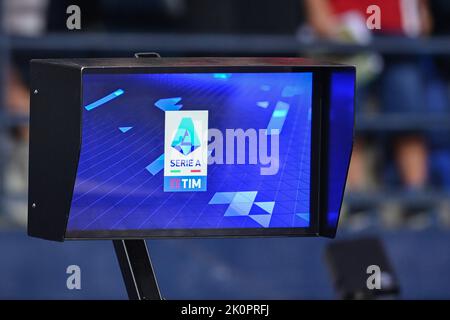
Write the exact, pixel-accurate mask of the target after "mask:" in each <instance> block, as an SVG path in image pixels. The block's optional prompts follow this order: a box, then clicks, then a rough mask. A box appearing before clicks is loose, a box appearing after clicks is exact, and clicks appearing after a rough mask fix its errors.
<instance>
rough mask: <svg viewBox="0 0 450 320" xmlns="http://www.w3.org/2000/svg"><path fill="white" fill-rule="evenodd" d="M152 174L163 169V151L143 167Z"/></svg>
mask: <svg viewBox="0 0 450 320" xmlns="http://www.w3.org/2000/svg"><path fill="white" fill-rule="evenodd" d="M145 169H147V171H148V172H150V173H151V174H152V175H156V174H157V173H158V172H160V171H161V170H162V169H164V153H163V154H162V155H160V156H159V157H158V158H156V159H155V160H154V161H153V162H152V163H150V164H149V165H148V166H146V167H145Z"/></svg>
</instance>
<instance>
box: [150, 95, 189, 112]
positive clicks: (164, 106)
mask: <svg viewBox="0 0 450 320" xmlns="http://www.w3.org/2000/svg"><path fill="white" fill-rule="evenodd" d="M180 101H181V97H174V98H166V99H159V100H158V101H156V102H155V106H156V107H158V108H160V109H161V110H162V111H178V110H180V109H181V108H182V107H183V105H182V104H177V103H178V102H180Z"/></svg>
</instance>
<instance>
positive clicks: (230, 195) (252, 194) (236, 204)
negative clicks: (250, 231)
mask: <svg viewBox="0 0 450 320" xmlns="http://www.w3.org/2000/svg"><path fill="white" fill-rule="evenodd" d="M257 195H258V192H257V191H242V192H216V193H215V194H214V196H213V197H212V198H211V200H210V201H209V204H229V206H228V208H227V209H226V210H225V214H224V217H239V216H241V217H249V218H251V219H253V220H254V221H256V222H257V223H259V224H260V225H261V226H263V227H265V228H268V227H269V224H270V220H271V218H272V212H273V208H274V206H275V202H274V201H264V202H255V198H256V196H257ZM253 204H255V205H257V206H258V207H259V208H261V209H262V210H264V212H265V213H264V214H260V213H255V214H252V213H251V212H250V211H251V209H252V207H253Z"/></svg>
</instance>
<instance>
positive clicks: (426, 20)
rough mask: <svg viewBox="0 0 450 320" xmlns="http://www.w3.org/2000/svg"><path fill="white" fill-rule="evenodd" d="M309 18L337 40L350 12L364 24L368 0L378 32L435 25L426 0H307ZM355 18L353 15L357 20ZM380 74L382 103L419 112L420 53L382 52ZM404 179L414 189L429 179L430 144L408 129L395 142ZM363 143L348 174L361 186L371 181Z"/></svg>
mask: <svg viewBox="0 0 450 320" xmlns="http://www.w3.org/2000/svg"><path fill="white" fill-rule="evenodd" d="M305 3H306V8H307V12H308V16H309V23H310V25H311V26H312V27H313V29H314V31H315V32H316V33H317V35H318V36H320V37H324V38H328V39H333V40H339V39H340V38H341V36H340V34H341V32H342V29H343V28H344V27H345V23H346V22H347V21H348V20H349V17H350V16H353V17H354V16H359V17H360V18H361V19H360V20H361V21H362V23H361V25H360V28H363V29H364V28H365V29H367V27H366V26H365V20H366V17H367V13H366V10H367V8H368V7H369V6H370V5H373V4H375V5H378V6H379V7H380V9H381V29H380V30H374V31H376V32H375V36H377V37H387V36H389V37H399V38H401V37H418V36H425V35H427V34H428V33H429V32H430V30H431V16H430V13H429V10H428V5H427V1H425V0H418V1H401V0H392V1H373V0H346V1H344V0H306V1H305ZM353 20H355V19H353ZM384 65H385V66H384V71H383V74H382V76H381V99H380V100H381V101H380V102H381V108H382V109H383V110H385V111H388V112H393V113H399V112H401V113H407V112H408V113H421V112H423V111H424V108H425V101H424V96H425V93H424V86H423V83H422V79H423V74H422V70H421V69H420V67H419V66H418V60H417V58H416V57H405V56H402V57H397V58H393V57H389V56H386V57H384ZM392 142H393V148H394V154H395V159H396V162H397V164H398V169H399V173H400V176H401V179H402V181H403V183H404V184H405V186H406V187H408V188H410V189H419V188H423V187H424V186H425V184H426V182H427V178H428V171H427V158H428V156H427V146H426V143H425V140H424V138H423V136H421V135H419V134H415V133H413V132H412V133H408V134H405V135H401V136H398V137H396V138H395V139H394V140H393V141H392ZM362 147H363V142H362V141H361V140H359V141H357V142H356V145H355V149H354V157H353V158H352V164H351V169H350V175H349V180H348V183H349V188H357V189H358V188H362V187H363V186H364V185H365V184H366V183H367V182H366V181H365V179H366V176H367V175H366V172H367V169H366V168H365V161H364V157H363V155H362V154H361V152H362V150H361V149H362Z"/></svg>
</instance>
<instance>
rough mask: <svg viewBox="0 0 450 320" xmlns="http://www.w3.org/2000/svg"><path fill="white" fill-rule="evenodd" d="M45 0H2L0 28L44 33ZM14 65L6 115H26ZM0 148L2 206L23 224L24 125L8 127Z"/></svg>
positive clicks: (21, 84)
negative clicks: (0, 158) (0, 153)
mask: <svg viewBox="0 0 450 320" xmlns="http://www.w3.org/2000/svg"><path fill="white" fill-rule="evenodd" d="M48 4H49V1H48V0H3V1H2V8H1V9H2V10H1V13H2V17H1V21H2V31H3V32H4V33H5V34H7V35H15V36H26V37H33V36H39V35H41V34H42V33H44V31H45V29H46V24H47V20H46V19H47V8H48ZM18 70H19V69H18V68H17V67H16V66H15V65H10V66H9V68H8V70H7V72H6V73H7V74H6V90H5V91H4V92H5V95H6V97H5V100H6V104H5V105H6V114H8V115H9V116H10V117H12V118H13V119H14V118H23V117H27V116H28V115H29V90H28V88H27V86H26V85H25V83H24V81H23V79H22V75H21V74H20V72H19V71H18ZM1 142H2V143H3V144H8V146H7V147H5V146H2V147H1V148H2V149H4V150H6V151H7V153H6V152H5V153H6V154H4V155H3V156H4V157H5V158H4V159H5V160H4V162H5V163H4V164H3V168H0V170H4V172H3V176H4V177H3V179H4V189H5V190H4V192H5V194H6V195H5V202H4V203H3V205H4V206H5V209H6V212H7V213H8V217H9V219H10V220H11V221H12V222H14V223H18V224H20V225H24V224H25V223H26V213H27V209H26V207H27V204H26V192H27V180H28V175H27V173H28V125H25V124H18V125H15V126H14V127H12V128H11V136H10V139H9V142H7V141H6V140H4V139H3V140H2V141H1Z"/></svg>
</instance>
